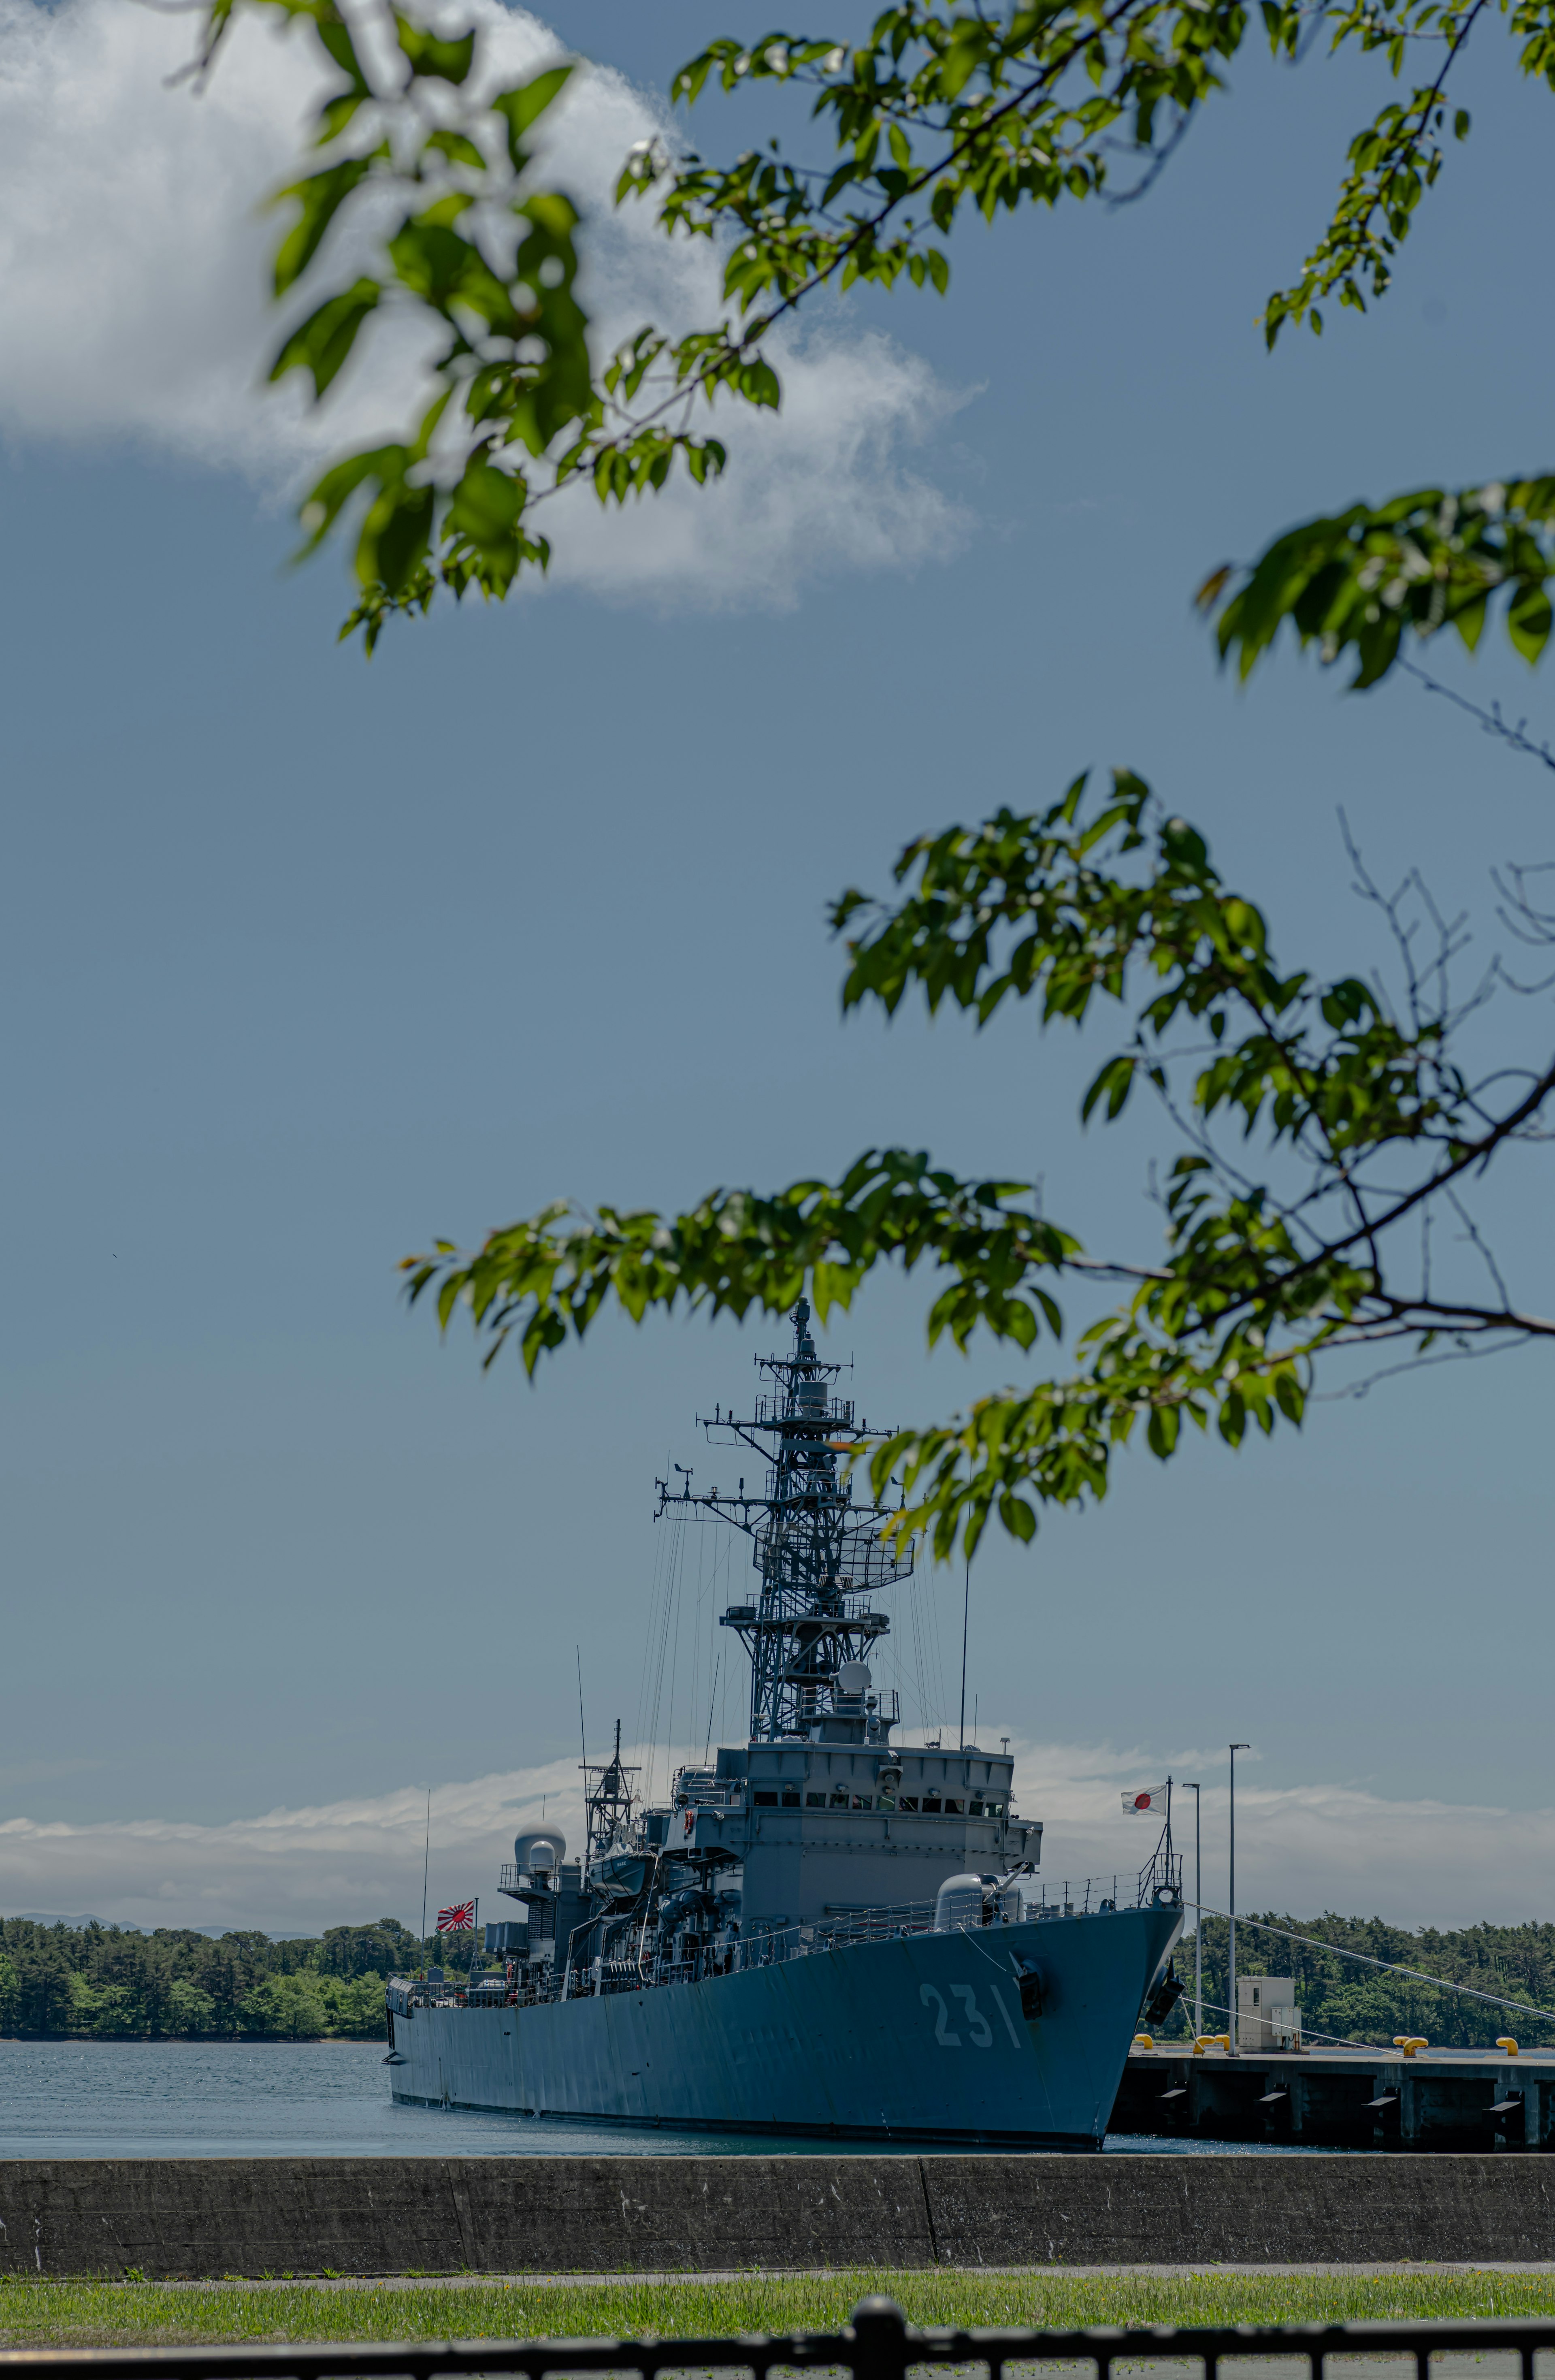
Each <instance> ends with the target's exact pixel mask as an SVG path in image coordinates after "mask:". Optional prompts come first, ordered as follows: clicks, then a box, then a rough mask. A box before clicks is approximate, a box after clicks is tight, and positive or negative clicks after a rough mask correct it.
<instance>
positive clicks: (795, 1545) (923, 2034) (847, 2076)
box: [387, 1302, 1183, 2150]
mask: <svg viewBox="0 0 1555 2380" xmlns="http://www.w3.org/2000/svg"><path fill="white" fill-rule="evenodd" d="M792 1321H793V1326H794V1343H793V1346H792V1349H791V1350H790V1352H789V1353H788V1354H784V1355H774V1356H762V1357H759V1358H758V1359H757V1364H758V1370H759V1374H760V1376H761V1377H762V1378H763V1382H764V1386H763V1390H762V1393H760V1394H759V1395H758V1396H756V1397H755V1398H754V1399H753V1400H752V1410H751V1411H749V1412H748V1413H745V1414H738V1413H736V1412H735V1411H733V1410H731V1411H729V1412H725V1411H724V1409H723V1406H722V1405H720V1406H718V1407H717V1408H716V1409H715V1412H714V1414H713V1416H712V1418H711V1421H706V1422H704V1423H703V1424H702V1427H705V1428H706V1429H707V1431H708V1433H709V1436H710V1439H711V1442H713V1443H714V1444H718V1445H722V1446H726V1447H729V1448H731V1449H735V1450H739V1449H745V1450H747V1451H748V1452H750V1453H751V1454H753V1455H754V1456H755V1457H756V1458H757V1460H758V1461H759V1463H761V1464H762V1465H763V1466H764V1468H763V1471H762V1473H761V1475H760V1478H759V1485H760V1488H761V1489H762V1492H761V1493H759V1494H757V1493H747V1487H746V1480H745V1478H744V1477H741V1478H740V1480H739V1484H738V1488H737V1489H736V1490H735V1493H733V1494H721V1493H720V1491H719V1490H718V1489H717V1488H712V1489H711V1491H709V1492H706V1493H694V1492H693V1488H692V1482H691V1475H690V1474H689V1473H684V1474H681V1475H679V1477H680V1482H681V1484H679V1485H678V1486H676V1487H674V1488H672V1487H671V1485H670V1484H669V1483H667V1482H665V1481H662V1480H661V1481H660V1482H658V1490H659V1512H661V1513H665V1512H672V1511H673V1512H676V1513H677V1514H678V1515H679V1517H681V1518H685V1519H696V1520H707V1521H712V1522H718V1523H722V1524H725V1525H729V1524H732V1525H733V1527H734V1528H735V1529H736V1530H739V1531H742V1532H743V1533H744V1534H745V1536H747V1538H749V1539H750V1541H751V1543H752V1548H753V1555H752V1560H753V1567H754V1570H755V1572H756V1575H757V1582H758V1585H757V1592H756V1596H755V1599H754V1601H750V1602H744V1603H735V1604H733V1605H732V1606H731V1607H730V1609H727V1610H726V1611H725V1612H723V1615H722V1621H721V1624H722V1625H723V1627H726V1628H728V1629H730V1630H731V1631H732V1632H733V1634H734V1637H735V1638H736V1639H737V1640H738V1641H739V1643H740V1644H741V1645H743V1647H744V1649H745V1651H746V1653H747V1655H748V1657H749V1663H750V1704H749V1727H748V1731H747V1740H746V1742H745V1743H738V1744H733V1745H727V1746H723V1747H721V1748H720V1749H719V1750H718V1752H717V1755H716V1757H715V1758H714V1759H713V1761H712V1762H711V1765H707V1764H705V1763H704V1765H702V1766H700V1767H689V1766H688V1767H682V1768H681V1769H680V1770H679V1771H678V1773H677V1774H676V1775H675V1777H674V1782H673V1787H672V1789H671V1791H670V1793H669V1796H668V1799H667V1800H666V1801H663V1802H662V1803H658V1804H653V1803H648V1802H645V1801H643V1800H641V1799H640V1798H639V1796H638V1791H637V1787H636V1782H635V1779H636V1778H637V1776H638V1773H639V1772H638V1771H636V1770H634V1769H632V1768H630V1767H627V1766H626V1765H625V1764H624V1763H623V1761H622V1758H621V1745H620V1727H619V1723H617V1727H616V1735H615V1751H614V1755H613V1757H612V1759H611V1760H610V1761H609V1762H607V1763H605V1764H603V1765H602V1766H601V1767H595V1768H586V1769H585V1772H584V1788H585V1808H586V1833H585V1840H584V1843H583V1845H582V1848H581V1850H580V1852H579V1853H578V1854H577V1856H576V1857H574V1858H572V1859H570V1860H569V1859H568V1857H567V1852H566V1843H565V1839H564V1837H563V1834H562V1832H561V1830H560V1829H559V1828H556V1827H553V1826H542V1827H541V1828H535V1829H531V1830H530V1831H528V1832H527V1833H525V1834H521V1835H520V1836H519V1837H518V1838H517V1840H516V1842H515V1844H514V1846H513V1861H512V1864H510V1865H508V1866H506V1867H504V1869H503V1871H502V1876H501V1880H500V1885H499V1890H500V1891H501V1892H502V1893H504V1894H505V1895H507V1896H508V1897H509V1898H510V1899H511V1900H514V1901H515V1902H516V1903H518V1904H520V1905H521V1906H522V1908H523V1909H524V1911H525V1913H526V1914H525V1917H524V1918H523V1919H522V1920H518V1919H515V1920H514V1921H512V1922H511V1923H510V1924H504V1925H493V1926H491V1927H488V1929H487V1931H486V1936H485V1947H486V1950H487V1953H488V1954H490V1953H491V1952H492V1951H496V1952H499V1953H502V1954H505V1964H504V1971H503V1972H501V1973H477V1972H476V1971H475V1969H474V1967H473V1966H472V1971H471V1974H470V1978H469V1980H468V1983H465V1984H460V1983H458V1982H456V1981H454V1980H450V1979H448V1978H446V1977H443V1976H442V1975H440V1973H439V1972H438V1971H437V1970H435V1969H434V1970H431V1971H429V1972H428V1973H425V1974H423V1975H396V1976H394V1977H391V1979H390V1981H389V1984H388V1986H387V2001H388V2039H389V2049H388V2059H387V2063H388V2065H389V2069H390V2087H391V2090H392V2093H393V2095H394V2097H395V2099H397V2100H405V2101H410V2102H415V2103H417V2104H419V2105H422V2106H433V2107H470V2108H482V2109H492V2110H505V2111H508V2112H511V2113H513V2114H514V2115H517V2116H527V2117H536V2118H541V2117H553V2118H556V2117H565V2118H567V2119H574V2120H576V2119H602V2120H604V2121H608V2122H613V2123H615V2124H626V2125H631V2126H670V2127H674V2128H676V2129H689V2130H706V2131H737V2132H750V2133H784V2134H803V2135H812V2136H816V2137H821V2138H832V2139H837V2138H842V2139H855V2140H872V2141H882V2142H883V2141H887V2140H890V2141H912V2140H919V2141H927V2142H943V2143H964V2144H968V2145H975V2144H978V2143H982V2144H996V2143H997V2144H1004V2145H1011V2146H1027V2147H1041V2148H1059V2149H1077V2150H1093V2149H1099V2147H1100V2146H1101V2142H1102V2134H1103V2131H1104V2129H1105V2126H1106V2122H1107V2118H1108V2116H1109V2114H1110V2112H1111V2110H1112V2101H1113V2098H1114V2095H1115V2094H1116V2091H1117V2088H1118V2083H1119V2081H1120V2078H1121V2076H1122V2073H1123V2070H1124V2060H1125V2058H1126V2057H1127V2055H1128V2051H1129V2047H1130V2045H1131V2042H1132V2039H1133V2035H1134V2032H1135V2028H1136V2024H1137V2022H1139V2019H1140V2015H1141V2011H1142V2010H1144V2011H1145V2012H1146V2014H1147V2016H1148V2017H1151V2018H1153V2019H1154V2021H1157V2022H1159V2021H1160V2016H1161V2015H1162V2014H1163V2013H1164V2012H1165V2010H1166V2008H1168V2007H1169V2006H1170V2005H1171V2004H1172V2001H1173V2000H1174V1999H1175V1998H1176V1997H1177V1995H1178V1991H1179V1986H1178V1985H1177V1984H1176V1983H1175V1980H1174V1978H1173V1977H1172V1970H1171V1959H1172V1948H1173V1946H1174V1944H1175V1942H1176V1940H1177V1937H1178V1936H1179V1934H1180V1932H1181V1930H1182V1925H1183V1905H1182V1869H1181V1862H1180V1860H1179V1859H1178V1858H1177V1857H1176V1856H1175V1854H1174V1853H1173V1852H1172V1842H1171V1835H1170V1828H1168V1829H1167V1831H1166V1832H1165V1834H1164V1835H1163V1836H1162V1839H1161V1840H1160V1843H1159V1844H1158V1846H1157V1849H1156V1851H1155V1853H1154V1855H1153V1856H1152V1858H1151V1859H1150V1860H1149V1861H1148V1863H1147V1864H1146V1865H1145V1867H1144V1868H1143V1869H1142V1870H1141V1871H1140V1873H1139V1874H1138V1876H1137V1877H1136V1878H1130V1879H1129V1883H1128V1888H1127V1890H1125V1891H1122V1892H1120V1890H1119V1889H1118V1886H1117V1880H1116V1879H1115V1878H1113V1879H1102V1880H1101V1882H1100V1883H1099V1884H1091V1885H1086V1886H1083V1887H1078V1886H1065V1887H1064V1888H1063V1890H1062V1892H1061V1893H1059V1894H1058V1895H1056V1896H1055V1897H1053V1898H1050V1897H1049V1894H1048V1890H1047V1888H1046V1886H1045V1884H1044V1883H1042V1882H1041V1881H1040V1880H1039V1874H1038V1870H1039V1860H1040V1855H1041V1844H1042V1827H1041V1822H1040V1821H1039V1820H1037V1819H1028V1818H1021V1817H1018V1816H1017V1815H1016V1814H1015V1808H1014V1763H1013V1761H1012V1759H1011V1758H1010V1756H1009V1755H1008V1752H1007V1750H1006V1749H1004V1748H1002V1749H1001V1750H1000V1751H999V1752H997V1753H993V1752H989V1751H986V1750H983V1749H982V1748H980V1747H979V1746H978V1745H976V1744H968V1743H960V1744H958V1745H957V1746H956V1748H955V1749H954V1750H951V1749H949V1748H948V1747H946V1746H945V1745H944V1744H943V1743H937V1742H934V1741H931V1740H926V1741H925V1742H924V1743H922V1744H918V1745H912V1744H908V1743H894V1742H893V1732H895V1731H896V1730H899V1729H900V1727H901V1718H900V1707H899V1700H898V1697H897V1696H896V1694H893V1693H886V1692H884V1691H881V1692H877V1691H876V1690H875V1686H874V1681H873V1676H872V1672H871V1669H870V1663H869V1654H870V1652H871V1650H872V1649H873V1648H874V1647H875V1646H876V1645H878V1643H879V1641H880V1639H881V1638H882V1637H883V1636H885V1635H886V1633H888V1631H889V1628H890V1618H889V1615H888V1613H886V1612H885V1611H883V1610H882V1609H880V1607H879V1604H878V1602H877V1597H879V1596H880V1595H881V1592H882V1591H883V1590H885V1589H886V1588H888V1587H890V1586H891V1585H893V1584H894V1583H895V1582H897V1581H898V1580H901V1579H903V1578H905V1576H906V1575H907V1574H908V1573H909V1572H910V1570H911V1567H912V1548H911V1546H910V1545H908V1546H903V1545H902V1544H900V1543H899V1542H898V1540H896V1539H895V1538H888V1537H886V1536H882V1534H881V1532H882V1529H883V1527H884V1524H886V1522H887V1521H888V1519H889V1518H890V1513H889V1511H888V1510H887V1508H886V1507H884V1506H882V1505H880V1504H873V1503H867V1502H865V1501H863V1500H859V1499H858V1498H856V1496H855V1493H854V1489H853V1486H852V1481H851V1477H850V1473H849V1466H848V1464H847V1463H846V1457H847V1456H848V1455H849V1454H850V1453H852V1452H853V1451H855V1450H856V1449H858V1448H860V1447H862V1446H863V1445H864V1444H865V1443H866V1442H867V1441H868V1440H869V1439H872V1438H880V1437H883V1436H884V1435H886V1433H884V1432H882V1431H879V1430H871V1429H870V1428H869V1425H868V1423H866V1422H864V1421H861V1420H858V1419H856V1415H855V1407H854V1403H853V1400H852V1399H851V1398H844V1397H843V1396H841V1395H840V1394H839V1393H838V1384H839V1376H840V1374H841V1372H842V1370H843V1368H844V1367H843V1366H841V1365H838V1364H833V1363H829V1362H825V1361H823V1360H822V1359H821V1358H820V1355H819V1354H818V1353H817V1350H816V1344H815V1341H814V1338H813V1336H812V1334H811V1331H810V1329H809V1323H810V1311H809V1307H808V1305H806V1304H804V1303H803V1302H801V1303H800V1305H798V1306H797V1307H796V1310H795V1312H794V1315H793V1317H792ZM878 1658H880V1657H879V1656H878V1655H877V1659H878Z"/></svg>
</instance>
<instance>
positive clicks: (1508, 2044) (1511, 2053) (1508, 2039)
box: [1496, 2033, 1517, 2058]
mask: <svg viewBox="0 0 1555 2380" xmlns="http://www.w3.org/2000/svg"><path fill="white" fill-rule="evenodd" d="M1496 2047H1497V2048H1498V2049H1504V2050H1505V2052H1506V2054H1507V2056H1508V2057H1509V2058H1515V2057H1516V2055H1517V2044H1516V2043H1515V2042H1514V2041H1513V2040H1512V2035H1511V2034H1509V2033H1500V2034H1497V2035H1496Z"/></svg>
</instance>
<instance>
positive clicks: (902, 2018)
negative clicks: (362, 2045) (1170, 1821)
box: [389, 1907, 1183, 2150]
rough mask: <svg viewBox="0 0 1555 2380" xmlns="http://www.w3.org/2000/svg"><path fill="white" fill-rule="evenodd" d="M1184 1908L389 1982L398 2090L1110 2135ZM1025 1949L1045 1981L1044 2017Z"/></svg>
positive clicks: (937, 2134)
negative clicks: (730, 1961) (668, 1959)
mask: <svg viewBox="0 0 1555 2380" xmlns="http://www.w3.org/2000/svg"><path fill="white" fill-rule="evenodd" d="M1182 1922H1183V1921H1182V1913H1181V1910H1180V1909H1174V1908H1151V1907H1145V1908H1139V1909H1120V1910H1109V1911H1104V1912H1099V1913H1094V1914H1090V1915H1076V1916H1063V1917H1052V1918H1048V1919H1046V1920H1041V1921H1037V1922H1032V1923H1026V1924H1017V1925H994V1926H988V1927H975V1926H974V1927H967V1928H961V1927H956V1928H954V1929H951V1930H947V1931H943V1932H933V1933H929V1932H923V1933H915V1934H910V1935H905V1936H901V1937H897V1938H895V1939H892V1940H886V1941H874V1942H856V1943H851V1944H848V1945H845V1946H843V1947H838V1948H832V1949H818V1950H816V1951H813V1952H811V1953H809V1954H808V1955H806V1956H803V1957H798V1958H791V1959H787V1960H784V1961H780V1962H777V1963H774V1964H772V1965H771V1966H750V1967H747V1968H746V1969H745V1970H744V1971H743V1972H740V1973H734V1974H726V1975H712V1976H708V1977H705V1978H704V1979H703V1980H701V1981H699V1982H686V1983H680V1984H670V1985H661V1986H659V1987H658V1988H650V1989H645V1990H642V1991H631V1990H626V1991H613V1992H609V1993H606V1994H603V1995H599V1996H594V1997H589V1998H579V1999H565V2000H553V2001H549V2002H543V2003H541V2004H539V2005H536V2006H532V2007H528V2008H523V2007H512V2006H509V2007H503V2006H495V2007H490V2008H477V2007H459V2006H455V2005H441V2006H440V2005H437V2004H435V2003H434V2004H431V2005H429V2004H426V2003H424V2002H423V2003H422V2004H420V2005H408V2004H405V2003H402V2004H401V2006H400V2007H399V2008H397V2009H396V2008H395V2006H394V2004H393V2002H394V1997H395V1996H394V1995H391V2010H390V2050H389V2064H390V2069H391V2078H390V2079H391V2088H392V2091H393V2095H394V2096H395V2099H398V2100H405V2101H411V2102H415V2103H417V2104H419V2105H421V2106H431V2107H471V2108H483V2109H491V2110H496V2111H504V2112H507V2113H510V2114H514V2115H521V2116H532V2117H546V2116H549V2117H568V2118H574V2119H577V2118H594V2119H604V2120H607V2121H612V2122H616V2123H625V2124H634V2125H643V2124H647V2125H673V2126H679V2127H685V2128H686V2129H688V2130H704V2131H741V2132H745V2131H748V2132H769V2133H775V2132H787V2133H796V2134H809V2135H814V2136H819V2137H823V2138H833V2139H835V2138H844V2139H861V2140H875V2141H886V2140H901V2139H918V2140H933V2141H943V2142H947V2143H952V2142H959V2143H1005V2144H1009V2145H1026V2146H1030V2147H1051V2148H1064V2149H1087V2150H1089V2149H1098V2148H1099V2147H1100V2145H1101V2138H1102V2134H1103V2132H1104V2131H1105V2129H1106V2124H1107V2119H1108V2117H1109V2115H1110V2114H1111V2112H1112V2102H1113V2099H1114V2097H1115V2095H1116V2093H1117V2089H1118V2084H1119V2082H1120V2080H1121V2078H1122V2075H1123V2070H1124V2060H1125V2058H1127V2055H1128V2050H1129V2046H1130V2043H1131V2041H1132V2038H1133V2034H1134V2027H1135V2023H1136V2018H1137V2015H1138V2011H1139V2007H1140V2003H1141V2001H1142V2000H1143V1998H1145V1995H1146V1993H1147V1992H1148V1989H1149V1987H1150V1985H1151V1983H1152V1980H1153V1979H1154V1978H1155V1977H1156V1976H1157V1975H1158V1974H1159V1973H1160V1970H1161V1968H1162V1966H1163V1964H1164V1962H1165V1961H1166V1959H1167V1958H1168V1956H1169V1954H1170V1952H1171V1949H1172V1944H1173V1942H1174V1941H1175V1939H1176V1937H1177V1935H1178V1934H1179V1932H1180V1931H1181V1927H1182ZM1023 1968H1024V1969H1026V1970H1027V1971H1028V1972H1029V1971H1033V1970H1034V1971H1035V1972H1036V1973H1037V1974H1038V1975H1039V1978H1040V2010H1039V2013H1036V2014H1033V2015H1030V2016H1027V2015H1026V2014H1024V2013H1023V2010H1022V2001H1021V1991H1020V1975H1021V1970H1022V1969H1023Z"/></svg>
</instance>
